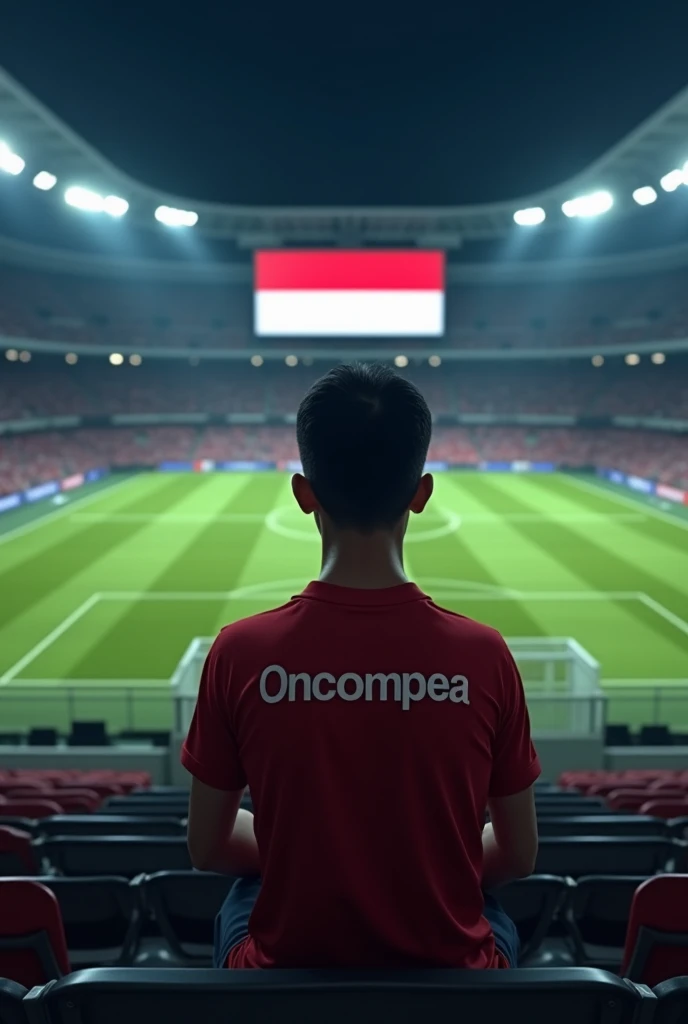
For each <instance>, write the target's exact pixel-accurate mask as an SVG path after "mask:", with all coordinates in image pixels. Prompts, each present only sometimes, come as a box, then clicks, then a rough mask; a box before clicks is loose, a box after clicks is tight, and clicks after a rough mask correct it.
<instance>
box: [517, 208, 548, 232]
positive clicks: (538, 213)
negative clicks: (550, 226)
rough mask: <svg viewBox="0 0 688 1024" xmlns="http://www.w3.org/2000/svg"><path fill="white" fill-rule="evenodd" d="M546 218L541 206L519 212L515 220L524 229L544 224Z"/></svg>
mask: <svg viewBox="0 0 688 1024" xmlns="http://www.w3.org/2000/svg"><path fill="white" fill-rule="evenodd" d="M546 216H547V214H546V213H545V211H544V210H543V209H542V207H541V206H531V207H529V208H528V209H526V210H517V211H516V213H515V214H514V220H515V221H516V223H517V224H520V225H521V226H522V227H532V226H533V225H535V224H542V222H543V220H544V219H545V217H546Z"/></svg>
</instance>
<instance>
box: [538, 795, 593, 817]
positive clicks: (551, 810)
mask: <svg viewBox="0 0 688 1024" xmlns="http://www.w3.org/2000/svg"><path fill="white" fill-rule="evenodd" d="M535 810H536V812H537V816H538V820H539V819H540V818H552V817H555V818H560V817H562V816H563V815H567V814H568V815H577V816H580V815H591V814H609V808H608V807H606V806H605V804H604V802H603V801H602V799H601V798H594V797H591V798H589V799H588V798H585V797H584V798H577V797H574V798H573V799H572V800H568V799H563V800H544V801H539V800H538V801H536V802H535Z"/></svg>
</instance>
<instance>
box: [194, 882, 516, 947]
mask: <svg viewBox="0 0 688 1024" xmlns="http://www.w3.org/2000/svg"><path fill="white" fill-rule="evenodd" d="M259 892H260V878H256V877H253V878H238V879H237V880H236V882H235V883H234V885H233V886H232V888H231V889H230V890H229V893H228V895H227V898H226V899H225V901H224V903H223V904H222V907H221V909H220V913H219V914H218V915H217V917H216V918H215V952H214V957H213V963H214V965H215V967H224V966H225V964H226V963H227V956H228V954H229V951H230V949H233V948H234V946H236V945H238V943H240V942H242V941H243V940H244V939H245V938H246V936H247V935H248V919H249V917H250V916H251V911H252V910H253V905H254V903H255V902H256V899H257V898H258V893H259ZM483 914H484V916H485V917H486V918H487V920H488V921H489V923H490V927H491V928H492V931H493V933H494V937H495V946H496V947H497V949H498V950H499V952H500V953H501V954H502V956H503V957H505V959H506V961H507V963H508V964H509V966H510V967H516V966H517V964H518V954H519V950H520V945H521V944H520V940H519V937H518V932H517V931H516V925H515V924H514V922H513V921H512V920H511V918H510V917H509V915H508V914H507V912H506V911H505V910H504V908H503V907H502V905H501V904H500V902H499V900H498V899H497V898H496V897H495V896H493V895H492V893H489V892H486V893H485V909H484V911H483Z"/></svg>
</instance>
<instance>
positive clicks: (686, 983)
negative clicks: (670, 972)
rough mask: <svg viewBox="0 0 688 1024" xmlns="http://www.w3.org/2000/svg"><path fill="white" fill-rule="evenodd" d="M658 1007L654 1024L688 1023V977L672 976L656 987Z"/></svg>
mask: <svg viewBox="0 0 688 1024" xmlns="http://www.w3.org/2000/svg"><path fill="white" fill-rule="evenodd" d="M654 993H655V995H656V997H657V1000H658V1002H657V1008H656V1010H655V1016H654V1020H653V1024H688V978H672V979H671V981H663V982H662V983H661V985H657V987H656V988H655V989H654Z"/></svg>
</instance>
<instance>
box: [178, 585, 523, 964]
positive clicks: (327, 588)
mask: <svg viewBox="0 0 688 1024" xmlns="http://www.w3.org/2000/svg"><path fill="white" fill-rule="evenodd" d="M182 762H183V764H184V766H185V767H186V768H187V769H188V770H189V772H191V774H192V775H194V776H196V777H197V778H198V779H200V780H201V781H202V782H205V783H206V784H207V785H209V786H214V787H215V788H216V789H225V790H236V789H240V788H242V787H243V786H245V785H247V784H248V785H249V786H250V788H251V796H252V798H253V803H254V809H255V833H256V839H257V841H258V847H259V850H260V862H261V874H262V879H263V884H262V888H261V891H260V895H259V897H258V900H257V903H256V906H255V909H254V911H253V914H252V915H251V920H250V935H249V937H248V938H247V939H246V940H245V941H244V942H242V943H241V944H240V945H238V946H236V947H235V948H234V949H233V950H232V951H231V953H230V956H229V966H230V967H380V968H382V967H404V966H407V967H413V966H416V967H422V966H428V967H431V966H432V967H474V968H484V967H500V966H504V961H503V960H502V958H501V957H500V956H499V954H497V953H496V951H495V946H494V939H493V936H492V932H491V929H490V926H489V925H488V923H487V921H486V920H485V918H484V917H483V916H482V910H483V897H482V892H481V887H480V881H481V872H482V839H481V835H482V828H483V822H484V819H485V809H486V805H487V801H488V797H491V796H494V797H500V796H509V795H511V794H514V793H518V792H521V791H522V790H524V789H527V788H528V787H529V786H530V785H531V784H532V783H533V782H534V781H535V779H536V778H537V777H538V775H539V774H540V766H539V763H538V759H537V756H536V754H535V750H534V749H533V745H532V743H531V739H530V726H529V720H528V712H527V709H526V703H525V699H524V695H523V686H522V683H521V680H520V678H519V674H518V670H517V668H516V666H515V664H514V661H513V658H512V657H511V654H510V653H509V651H508V649H507V646H506V644H505V643H504V640H503V639H502V637H501V636H500V635H499V633H497V632H496V631H495V630H494V629H490V628H489V627H488V626H483V625H480V624H479V623H477V622H473V621H472V620H471V619H467V618H464V617H463V616H461V615H455V614H454V613H453V612H449V611H445V610H444V609H442V608H438V607H437V605H435V604H434V603H433V602H432V600H431V599H430V598H429V597H427V596H426V595H425V594H423V593H422V591H421V590H419V589H418V587H416V586H415V585H414V584H413V583H406V584H403V585H401V586H397V587H391V588H389V589H385V590H353V589H349V588H347V587H337V586H333V585H332V584H328V583H311V584H309V586H308V587H306V589H305V591H304V592H303V593H302V594H300V595H299V596H298V597H295V598H293V599H292V600H291V601H290V602H289V603H288V604H286V605H284V606H283V607H281V608H277V609H275V610H274V611H269V612H265V613H263V614H262V615H255V616H252V617H251V618H248V619H244V620H242V621H240V622H235V623H233V624H232V625H230V626H227V627H226V628H225V629H223V630H222V632H221V633H220V635H219V636H218V638H217V639H216V641H215V643H214V644H213V647H212V650H211V651H210V654H209V655H208V659H207V661H206V665H205V668H204V670H203V677H202V680H201V686H200V691H199V696H198V704H197V707H196V712H195V714H194V718H193V721H192V723H191V728H190V730H189V735H188V738H187V740H186V743H185V745H184V749H183V752H182Z"/></svg>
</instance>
